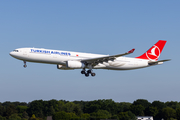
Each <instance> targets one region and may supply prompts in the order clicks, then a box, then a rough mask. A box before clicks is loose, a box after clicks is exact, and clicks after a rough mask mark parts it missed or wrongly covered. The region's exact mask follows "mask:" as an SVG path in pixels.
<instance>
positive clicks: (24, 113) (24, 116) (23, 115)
mask: <svg viewBox="0 0 180 120" xmlns="http://www.w3.org/2000/svg"><path fill="white" fill-rule="evenodd" d="M22 118H25V119H27V120H28V119H29V116H28V114H27V112H26V111H24V112H23V114H22Z"/></svg>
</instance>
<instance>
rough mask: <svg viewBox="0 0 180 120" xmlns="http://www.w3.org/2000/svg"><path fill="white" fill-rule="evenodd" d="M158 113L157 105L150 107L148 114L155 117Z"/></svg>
mask: <svg viewBox="0 0 180 120" xmlns="http://www.w3.org/2000/svg"><path fill="white" fill-rule="evenodd" d="M157 114H158V109H157V108H156V107H152V106H151V107H148V110H147V115H149V116H153V117H155V116H156V115H157Z"/></svg>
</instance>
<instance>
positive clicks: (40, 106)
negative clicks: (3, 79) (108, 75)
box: [0, 99, 180, 120]
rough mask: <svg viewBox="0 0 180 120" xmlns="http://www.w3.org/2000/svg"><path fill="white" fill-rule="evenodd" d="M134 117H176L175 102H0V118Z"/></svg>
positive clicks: (122, 119)
mask: <svg viewBox="0 0 180 120" xmlns="http://www.w3.org/2000/svg"><path fill="white" fill-rule="evenodd" d="M47 116H52V117H53V120H100V119H117V120H135V119H136V116H153V118H154V119H155V120H161V119H162V118H163V119H164V120H170V119H177V120H180V103H179V102H174V101H171V102H165V103H164V102H161V101H154V102H152V103H150V102H148V101H147V100H144V99H138V100H136V101H134V102H133V103H128V102H120V103H119V102H114V101H113V100H111V99H107V100H105V99H103V100H94V101H73V102H69V101H65V100H59V101H58V100H49V101H43V100H35V101H32V102H30V103H25V102H4V103H0V120H46V118H47Z"/></svg>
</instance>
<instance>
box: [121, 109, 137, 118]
mask: <svg viewBox="0 0 180 120" xmlns="http://www.w3.org/2000/svg"><path fill="white" fill-rule="evenodd" d="M118 117H119V119H120V120H136V116H135V115H134V114H133V113H132V112H131V111H127V112H120V113H119V114H118Z"/></svg>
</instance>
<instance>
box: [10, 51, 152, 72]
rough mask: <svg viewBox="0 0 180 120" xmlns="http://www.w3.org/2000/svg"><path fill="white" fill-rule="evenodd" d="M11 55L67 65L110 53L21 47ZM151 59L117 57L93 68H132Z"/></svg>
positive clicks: (30, 60) (146, 63)
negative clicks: (68, 62) (69, 62)
mask: <svg viewBox="0 0 180 120" xmlns="http://www.w3.org/2000/svg"><path fill="white" fill-rule="evenodd" d="M10 55H11V56H13V57H14V58H17V59H19V60H23V61H28V62H37V63H47V64H57V65H62V66H65V67H66V61H81V60H83V59H88V58H98V57H106V56H108V55H101V54H91V53H81V52H71V51H61V50H51V49H43V48H19V49H16V50H14V51H12V52H10ZM148 61H149V60H144V59H138V58H129V57H117V58H116V59H114V60H112V61H111V60H109V61H107V62H102V63H99V64H98V65H96V66H93V69H112V70H130V69H138V68H143V67H148V66H150V65H149V64H148Z"/></svg>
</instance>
